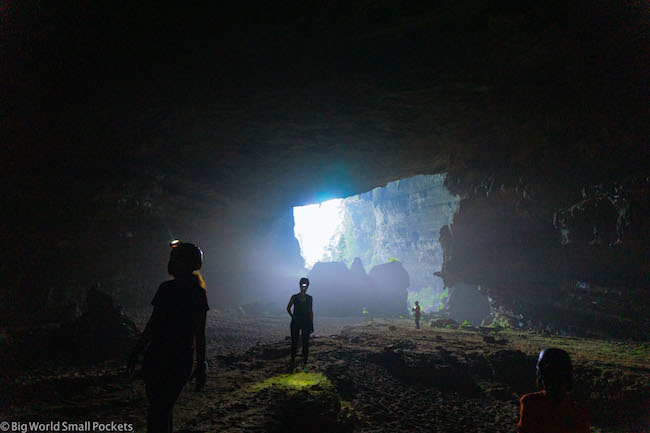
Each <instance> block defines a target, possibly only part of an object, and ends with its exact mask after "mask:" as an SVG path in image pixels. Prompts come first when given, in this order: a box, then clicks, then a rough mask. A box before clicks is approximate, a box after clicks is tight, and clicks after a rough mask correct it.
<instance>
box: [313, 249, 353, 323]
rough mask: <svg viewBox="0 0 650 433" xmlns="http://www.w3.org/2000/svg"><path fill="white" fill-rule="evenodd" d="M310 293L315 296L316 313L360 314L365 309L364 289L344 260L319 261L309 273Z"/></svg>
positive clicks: (332, 314)
mask: <svg viewBox="0 0 650 433" xmlns="http://www.w3.org/2000/svg"><path fill="white" fill-rule="evenodd" d="M307 278H309V282H310V285H309V292H308V293H309V294H310V295H312V296H313V297H314V314H320V315H325V316H351V315H359V314H361V312H362V310H363V307H364V305H363V303H364V300H363V294H362V290H361V289H360V288H359V287H358V286H357V285H355V281H356V279H354V278H352V273H351V272H350V270H349V269H348V267H347V266H345V263H343V262H328V263H323V262H318V263H316V264H315V265H314V267H313V268H312V270H311V271H310V272H309V274H307Z"/></svg>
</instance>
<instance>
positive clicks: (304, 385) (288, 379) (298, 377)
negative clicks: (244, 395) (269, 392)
mask: <svg viewBox="0 0 650 433" xmlns="http://www.w3.org/2000/svg"><path fill="white" fill-rule="evenodd" d="M269 387H278V388H285V389H288V390H296V391H300V390H302V389H309V388H312V387H318V388H320V389H325V388H331V387H332V382H330V380H329V379H328V378H327V376H325V375H324V374H323V373H305V372H300V373H295V374H281V375H278V376H273V377H270V378H268V379H266V380H264V381H261V382H257V383H254V384H253V385H251V386H250V390H251V391H261V390H262V389H266V388H269Z"/></svg>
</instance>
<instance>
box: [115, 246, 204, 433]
mask: <svg viewBox="0 0 650 433" xmlns="http://www.w3.org/2000/svg"><path fill="white" fill-rule="evenodd" d="M171 245H172V251H171V254H170V257H169V263H168V265H167V271H168V272H169V274H171V275H173V276H174V279H173V280H171V281H166V282H164V283H162V284H161V285H160V287H159V288H158V291H157V292H156V295H155V296H154V298H153V300H152V301H151V304H152V305H153V306H154V308H153V312H152V313H151V318H150V319H149V322H148V323H147V326H146V327H145V329H144V331H143V332H142V336H141V337H140V339H139V341H138V343H137V344H136V347H135V349H133V353H132V354H131V357H130V358H129V362H128V364H127V369H128V372H129V373H130V374H133V371H134V369H135V363H136V360H137V358H138V355H139V353H140V352H141V351H142V349H143V348H144V347H145V346H146V345H147V343H149V346H148V348H147V351H146V353H145V356H144V362H143V366H142V375H143V378H144V383H145V389H146V393H147V399H148V400H149V405H148V408H147V431H148V432H149V433H171V432H172V409H173V407H174V403H175V402H176V399H177V398H178V395H179V394H180V392H181V390H182V389H183V386H184V385H185V383H186V382H187V380H188V379H189V378H190V375H192V363H193V362H194V349H195V341H196V369H195V370H194V374H193V375H192V377H194V378H196V390H197V391H199V390H201V389H202V388H203V386H204V385H205V381H206V363H205V320H206V315H207V310H208V309H209V308H208V299H207V296H206V292H205V283H204V282H203V279H202V278H201V276H200V274H198V272H197V271H198V270H199V269H200V268H201V265H202V264H203V252H202V251H201V250H200V249H199V248H198V247H196V246H194V245H192V244H188V243H182V242H180V241H173V242H172V244H171Z"/></svg>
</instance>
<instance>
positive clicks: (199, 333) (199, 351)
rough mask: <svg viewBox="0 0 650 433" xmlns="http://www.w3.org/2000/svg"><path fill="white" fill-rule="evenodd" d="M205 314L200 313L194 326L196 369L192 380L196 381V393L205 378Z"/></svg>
mask: <svg viewBox="0 0 650 433" xmlns="http://www.w3.org/2000/svg"><path fill="white" fill-rule="evenodd" d="M206 317H207V312H205V311H203V312H202V313H200V315H199V318H198V320H197V325H196V333H195V339H196V368H195V370H194V378H195V379H196V388H195V390H196V391H200V390H201V389H203V387H204V386H205V382H206V378H207V364H206V362H205V322H206Z"/></svg>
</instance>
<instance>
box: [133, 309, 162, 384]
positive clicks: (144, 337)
mask: <svg viewBox="0 0 650 433" xmlns="http://www.w3.org/2000/svg"><path fill="white" fill-rule="evenodd" d="M159 316H160V310H159V309H158V308H156V307H154V308H153V312H152V313H151V317H150V318H149V321H148V322H147V326H145V328H144V331H142V334H141V335H140V338H139V339H138V342H137V343H136V345H135V348H134V349H133V352H131V356H130V357H129V360H128V362H127V364H126V372H127V373H128V374H129V376H133V374H134V373H135V364H136V362H137V361H138V356H139V355H140V352H142V350H143V349H144V348H145V347H146V346H147V344H148V343H149V341H151V334H152V329H153V328H154V327H155V326H156V323H157V322H158V320H159Z"/></svg>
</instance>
